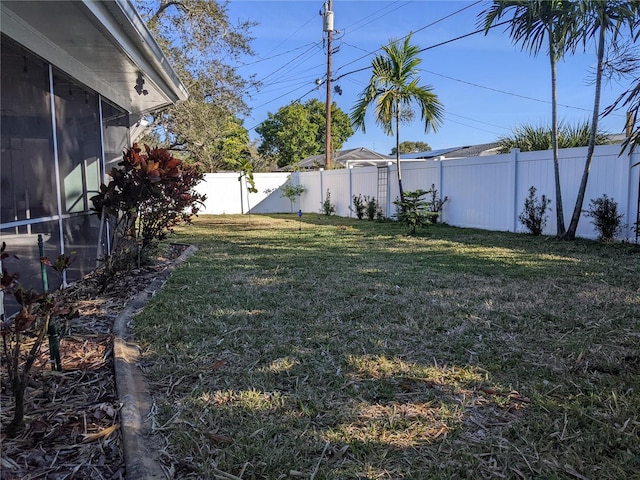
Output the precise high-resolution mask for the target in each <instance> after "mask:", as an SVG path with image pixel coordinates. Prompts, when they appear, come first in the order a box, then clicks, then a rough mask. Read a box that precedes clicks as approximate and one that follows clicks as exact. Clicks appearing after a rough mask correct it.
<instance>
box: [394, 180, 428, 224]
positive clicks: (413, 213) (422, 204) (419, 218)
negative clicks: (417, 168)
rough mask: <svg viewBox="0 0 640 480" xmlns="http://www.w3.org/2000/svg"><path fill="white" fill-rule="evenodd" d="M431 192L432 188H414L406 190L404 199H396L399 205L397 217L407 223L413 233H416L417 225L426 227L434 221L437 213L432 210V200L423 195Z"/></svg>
mask: <svg viewBox="0 0 640 480" xmlns="http://www.w3.org/2000/svg"><path fill="white" fill-rule="evenodd" d="M429 193H431V190H422V189H418V190H414V191H406V192H404V200H394V202H393V203H394V204H395V205H396V207H397V212H396V217H397V218H398V221H400V222H402V223H405V224H406V225H407V226H408V227H409V232H410V233H411V235H413V234H415V233H416V227H418V226H421V227H426V226H427V224H429V223H432V220H431V219H432V218H433V217H434V216H437V215H438V214H437V213H434V212H432V211H431V208H432V205H431V202H429V201H427V200H425V199H424V198H423V197H424V196H425V195H427V194H429Z"/></svg>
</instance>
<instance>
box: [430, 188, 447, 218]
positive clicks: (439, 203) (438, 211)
mask: <svg viewBox="0 0 640 480" xmlns="http://www.w3.org/2000/svg"><path fill="white" fill-rule="evenodd" d="M429 191H430V192H431V202H430V203H431V205H430V206H429V211H430V212H432V213H434V214H435V215H432V216H431V222H432V223H438V219H439V218H440V216H441V215H442V207H443V206H444V204H445V203H446V202H447V200H449V197H444V198H440V195H438V190H437V189H436V185H435V183H433V184H431V190H429Z"/></svg>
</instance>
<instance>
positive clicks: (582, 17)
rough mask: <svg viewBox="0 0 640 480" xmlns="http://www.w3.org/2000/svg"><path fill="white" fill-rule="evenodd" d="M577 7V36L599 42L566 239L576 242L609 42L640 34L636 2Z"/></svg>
mask: <svg viewBox="0 0 640 480" xmlns="http://www.w3.org/2000/svg"><path fill="white" fill-rule="evenodd" d="M577 4H578V16H577V22H578V25H579V26H580V28H579V33H578V35H577V36H576V38H577V39H578V40H581V41H582V42H583V43H584V45H585V46H586V44H587V42H588V41H589V40H592V39H595V40H596V45H597V47H596V58H597V66H596V75H595V93H594V98H593V112H592V119H591V127H592V128H591V134H590V137H589V146H588V149H587V159H586V161H585V165H584V170H583V172H582V179H581V180H580V187H579V189H578V196H577V198H576V204H575V206H574V209H573V215H572V216H571V222H570V223H569V227H568V228H567V231H566V232H565V238H567V239H570V240H573V239H575V236H576V231H577V229H578V223H579V221H580V215H581V213H582V206H583V204H584V197H585V193H586V190H587V181H588V179H589V170H590V169H591V162H592V160H593V152H594V150H595V146H596V132H597V129H598V119H599V117H600V94H601V91H602V78H603V71H604V58H605V50H606V48H607V41H608V42H609V45H611V44H615V43H616V41H617V40H618V37H619V35H620V34H621V30H622V28H623V27H625V26H626V27H628V28H629V31H630V34H631V36H632V37H633V36H635V35H637V28H638V24H639V20H640V2H637V1H626V2H625V1H612V0H580V1H579V2H577Z"/></svg>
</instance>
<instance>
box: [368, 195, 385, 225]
mask: <svg viewBox="0 0 640 480" xmlns="http://www.w3.org/2000/svg"><path fill="white" fill-rule="evenodd" d="M365 200H366V201H367V219H368V220H369V221H372V220H376V219H380V217H381V216H383V215H382V209H381V208H380V205H378V202H377V201H376V199H375V197H371V198H369V197H365Z"/></svg>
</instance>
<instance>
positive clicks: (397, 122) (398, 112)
mask: <svg viewBox="0 0 640 480" xmlns="http://www.w3.org/2000/svg"><path fill="white" fill-rule="evenodd" d="M396 167H397V170H398V191H399V192H400V201H401V202H402V204H403V207H402V208H403V209H404V189H403V188H402V170H401V169H400V105H397V106H396Z"/></svg>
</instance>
